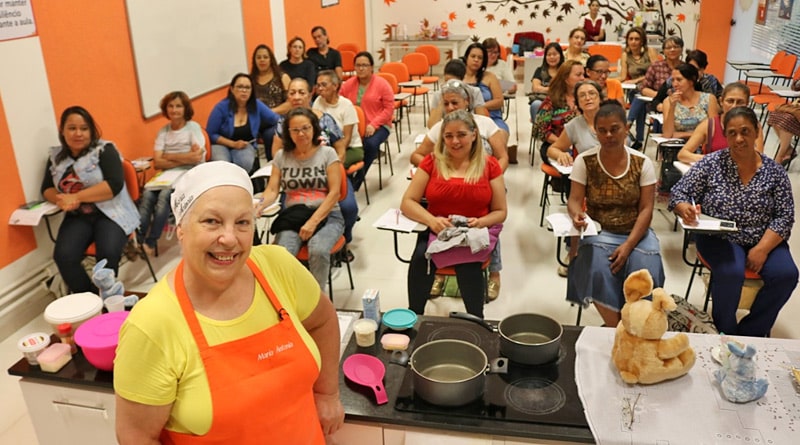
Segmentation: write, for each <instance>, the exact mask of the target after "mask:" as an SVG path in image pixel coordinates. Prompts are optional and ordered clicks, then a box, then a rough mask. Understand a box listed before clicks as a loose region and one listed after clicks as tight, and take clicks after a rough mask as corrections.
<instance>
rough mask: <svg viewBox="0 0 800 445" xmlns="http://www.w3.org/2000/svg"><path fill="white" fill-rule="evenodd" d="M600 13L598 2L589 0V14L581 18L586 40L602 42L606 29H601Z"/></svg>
mask: <svg viewBox="0 0 800 445" xmlns="http://www.w3.org/2000/svg"><path fill="white" fill-rule="evenodd" d="M599 15H600V2H599V1H597V0H592V1H590V2H589V15H587V16H586V17H584V19H583V30H584V31H586V37H587V39H588V40H592V41H594V42H602V41H604V40H605V39H606V31H605V30H604V29H603V19H602V18H601V17H599Z"/></svg>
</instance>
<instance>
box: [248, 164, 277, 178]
mask: <svg viewBox="0 0 800 445" xmlns="http://www.w3.org/2000/svg"><path fill="white" fill-rule="evenodd" d="M270 176H272V162H269V163H267V165H265V166H263V167H261V168H259V169H258V170H256V171H255V173H253V174H252V175H250V177H251V178H262V177H265V178H269V177H270Z"/></svg>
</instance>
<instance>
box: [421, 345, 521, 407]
mask: <svg viewBox="0 0 800 445" xmlns="http://www.w3.org/2000/svg"><path fill="white" fill-rule="evenodd" d="M507 364H508V363H507V362H506V361H505V360H503V359H497V360H494V361H493V362H492V364H491V366H490V364H489V360H488V359H487V358H486V354H485V353H484V352H483V350H481V348H479V347H477V346H475V345H473V344H471V343H467V342H465V341H461V340H449V339H448V340H434V341H431V342H428V343H425V344H423V345H421V346H419V347H417V348H416V350H414V353H413V354H411V361H410V366H411V370H412V372H413V382H414V392H416V393H417V395H419V396H420V397H422V398H423V399H425V401H427V402H429V403H432V404H434V405H440V406H460V405H466V404H467V403H470V402H472V401H474V400H476V399H478V398H480V397H481V396H482V395H483V389H484V380H485V377H486V376H485V374H486V373H487V372H495V373H503V372H505V371H506V366H507Z"/></svg>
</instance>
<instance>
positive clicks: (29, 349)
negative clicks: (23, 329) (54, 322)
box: [17, 332, 50, 366]
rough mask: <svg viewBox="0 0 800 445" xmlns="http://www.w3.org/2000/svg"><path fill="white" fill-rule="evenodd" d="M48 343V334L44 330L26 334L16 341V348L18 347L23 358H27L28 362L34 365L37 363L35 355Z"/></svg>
mask: <svg viewBox="0 0 800 445" xmlns="http://www.w3.org/2000/svg"><path fill="white" fill-rule="evenodd" d="M49 345H50V336H49V335H47V334H45V333H44V332H36V333H33V334H28V335H26V336H24V337H22V338H21V339H19V341H18V342H17V348H19V350H20V352H22V355H24V356H25V359H26V360H28V363H29V364H31V365H34V366H37V365H38V364H39V361H38V360H37V357H38V356H39V354H41V353H42V351H44V349H45V348H46V347H47V346H49Z"/></svg>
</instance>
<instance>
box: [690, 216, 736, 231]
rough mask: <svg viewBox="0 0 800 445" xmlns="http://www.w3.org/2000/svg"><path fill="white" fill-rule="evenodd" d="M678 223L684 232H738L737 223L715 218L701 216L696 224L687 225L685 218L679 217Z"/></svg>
mask: <svg viewBox="0 0 800 445" xmlns="http://www.w3.org/2000/svg"><path fill="white" fill-rule="evenodd" d="M678 222H680V224H681V228H683V230H688V231H690V232H738V231H739V229H738V228H737V227H736V221H728V220H724V219H719V218H714V217H713V216H708V215H700V216H699V217H698V218H697V219H696V220H695V223H694V224H687V223H685V222H684V221H683V218H681V217H680V216H679V217H678Z"/></svg>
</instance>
